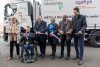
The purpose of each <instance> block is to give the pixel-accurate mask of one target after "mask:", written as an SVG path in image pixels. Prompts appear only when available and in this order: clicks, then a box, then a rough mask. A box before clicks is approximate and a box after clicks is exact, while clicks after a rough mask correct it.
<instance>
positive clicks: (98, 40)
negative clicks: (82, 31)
mask: <svg viewBox="0 0 100 67" xmlns="http://www.w3.org/2000/svg"><path fill="white" fill-rule="evenodd" d="M89 42H90V44H91V45H92V46H95V47H100V31H95V32H94V33H92V36H91V38H90V41H89Z"/></svg>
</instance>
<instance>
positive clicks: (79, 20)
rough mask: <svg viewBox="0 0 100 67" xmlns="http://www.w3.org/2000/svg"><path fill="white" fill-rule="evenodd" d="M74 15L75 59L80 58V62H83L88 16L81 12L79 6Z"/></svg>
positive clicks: (80, 63)
mask: <svg viewBox="0 0 100 67" xmlns="http://www.w3.org/2000/svg"><path fill="white" fill-rule="evenodd" d="M73 10H74V17H73V18H72V23H73V33H74V42H75V50H76V57H75V58H74V59H73V60H76V59H79V62H78V64H79V65H82V64H83V54H84V33H85V29H86V27H87V22H86V17H85V16H84V15H81V14H80V10H79V8H78V7H75V8H74V9H73Z"/></svg>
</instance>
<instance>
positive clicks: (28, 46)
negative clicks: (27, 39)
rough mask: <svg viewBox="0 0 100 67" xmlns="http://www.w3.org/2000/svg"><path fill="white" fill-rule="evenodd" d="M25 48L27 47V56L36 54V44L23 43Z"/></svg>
mask: <svg viewBox="0 0 100 67" xmlns="http://www.w3.org/2000/svg"><path fill="white" fill-rule="evenodd" d="M23 49H25V52H26V56H28V57H29V56H30V55H31V56H34V45H33V44H30V45H23ZM29 49H30V51H31V54H30V53H29Z"/></svg>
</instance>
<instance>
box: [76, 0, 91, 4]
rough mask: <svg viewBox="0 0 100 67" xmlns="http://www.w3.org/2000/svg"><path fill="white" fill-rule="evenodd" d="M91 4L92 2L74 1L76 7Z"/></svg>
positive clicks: (86, 0)
mask: <svg viewBox="0 0 100 67" xmlns="http://www.w3.org/2000/svg"><path fill="white" fill-rule="evenodd" d="M92 3H93V1H92V0H76V1H75V4H77V5H83V4H85V5H89V4H92Z"/></svg>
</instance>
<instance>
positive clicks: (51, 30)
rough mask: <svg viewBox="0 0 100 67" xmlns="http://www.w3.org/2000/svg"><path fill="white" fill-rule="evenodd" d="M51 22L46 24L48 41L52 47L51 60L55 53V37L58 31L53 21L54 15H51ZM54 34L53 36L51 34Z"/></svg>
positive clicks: (56, 40)
mask: <svg viewBox="0 0 100 67" xmlns="http://www.w3.org/2000/svg"><path fill="white" fill-rule="evenodd" d="M50 20H51V23H50V24H49V25H48V34H49V37H48V38H49V42H50V44H51V47H52V54H51V56H52V58H51V59H52V60H53V59H55V53H56V45H57V42H58V39H57V38H56V37H55V36H57V33H58V24H56V23H55V17H51V19H50ZM53 35H55V36H53Z"/></svg>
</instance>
